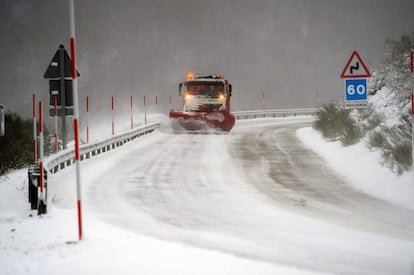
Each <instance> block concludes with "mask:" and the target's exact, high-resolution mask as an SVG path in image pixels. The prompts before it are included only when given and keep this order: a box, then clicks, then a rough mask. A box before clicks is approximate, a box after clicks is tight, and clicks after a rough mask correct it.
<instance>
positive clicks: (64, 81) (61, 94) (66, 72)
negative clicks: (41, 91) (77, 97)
mask: <svg viewBox="0 0 414 275" xmlns="http://www.w3.org/2000/svg"><path fill="white" fill-rule="evenodd" d="M71 64H72V61H71V58H70V57H69V54H68V53H67V51H66V49H65V47H64V46H63V45H60V46H59V49H58V50H57V51H56V53H55V55H54V56H53V58H52V61H51V62H50V64H49V66H48V67H47V69H46V72H45V74H44V75H43V77H44V78H46V79H50V80H49V95H50V101H49V115H50V116H55V112H54V97H55V96H57V116H60V117H62V142H63V149H66V147H67V135H66V117H67V116H73V115H74V106H73V91H72V70H71ZM76 75H77V76H78V77H79V76H80V73H79V71H78V70H76Z"/></svg>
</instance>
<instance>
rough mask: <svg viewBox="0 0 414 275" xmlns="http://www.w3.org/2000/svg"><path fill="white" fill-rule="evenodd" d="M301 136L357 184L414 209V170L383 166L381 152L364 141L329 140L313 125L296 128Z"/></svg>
mask: <svg viewBox="0 0 414 275" xmlns="http://www.w3.org/2000/svg"><path fill="white" fill-rule="evenodd" d="M296 134H297V136H298V138H299V139H300V140H301V141H302V142H303V143H304V144H305V145H306V146H308V147H309V148H311V149H312V150H313V151H315V153H317V154H319V155H320V156H321V157H322V158H324V159H325V161H326V163H327V164H328V165H329V166H330V167H331V168H332V169H333V170H334V171H336V172H337V173H338V174H339V175H341V176H342V177H343V178H344V179H345V180H346V181H347V182H348V183H349V184H351V185H352V186H353V187H354V188H356V189H358V190H360V191H362V192H365V193H368V194H371V195H373V196H375V197H377V198H381V199H384V200H387V201H389V202H391V203H394V204H398V205H400V206H404V207H406V208H409V209H414V200H413V198H414V182H413V172H412V171H410V172H406V173H404V174H403V175H401V176H397V175H395V174H394V173H392V172H391V171H390V170H389V169H388V168H386V167H383V166H381V164H380V153H379V152H375V151H369V150H368V148H366V147H365V145H364V144H363V142H361V143H358V144H356V145H352V146H348V147H344V146H342V145H341V143H340V142H339V141H335V142H327V141H326V140H325V139H323V137H322V135H321V134H320V133H319V132H317V131H316V130H314V129H312V128H311V127H307V128H302V129H299V130H297V132H296Z"/></svg>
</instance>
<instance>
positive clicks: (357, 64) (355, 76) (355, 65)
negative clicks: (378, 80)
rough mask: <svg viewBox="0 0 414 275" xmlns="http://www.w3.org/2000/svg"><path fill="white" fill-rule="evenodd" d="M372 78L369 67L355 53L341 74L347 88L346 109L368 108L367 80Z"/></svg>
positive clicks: (355, 52)
mask: <svg viewBox="0 0 414 275" xmlns="http://www.w3.org/2000/svg"><path fill="white" fill-rule="evenodd" d="M369 77H371V73H370V72H369V70H368V68H367V66H366V65H365V63H364V61H362V58H361V56H360V55H359V54H358V52H357V51H354V52H353V53H352V54H351V56H350V58H349V59H348V62H347V63H346V65H345V67H344V69H343V70H342V73H341V78H343V79H345V80H344V87H345V108H347V109H359V108H367V106H368V88H367V78H369Z"/></svg>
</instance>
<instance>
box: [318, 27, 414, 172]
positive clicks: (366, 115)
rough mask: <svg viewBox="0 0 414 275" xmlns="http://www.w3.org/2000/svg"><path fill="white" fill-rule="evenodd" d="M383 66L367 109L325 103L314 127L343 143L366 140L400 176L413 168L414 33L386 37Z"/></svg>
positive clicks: (374, 78)
mask: <svg viewBox="0 0 414 275" xmlns="http://www.w3.org/2000/svg"><path fill="white" fill-rule="evenodd" d="M386 42H387V45H388V46H389V49H388V52H387V53H386V54H385V59H384V62H383V64H382V66H381V67H380V68H379V69H378V70H377V71H376V72H374V73H373V74H372V78H371V79H370V80H369V88H368V91H369V99H368V103H369V104H368V108H367V109H359V110H349V109H345V108H344V106H343V104H342V103H340V102H336V103H331V104H328V105H325V106H324V107H323V108H322V109H321V110H320V111H319V112H318V113H317V120H316V121H315V122H314V124H313V127H314V128H315V129H316V130H318V131H320V132H321V133H322V135H323V136H324V137H325V138H327V139H330V140H339V141H340V142H341V143H342V144H343V145H344V146H349V145H352V144H355V143H358V142H361V141H363V142H365V143H366V144H367V146H368V147H369V148H370V149H371V150H378V151H379V152H380V153H381V159H382V163H383V164H384V165H385V166H386V167H388V168H390V169H391V170H392V171H393V172H395V173H396V174H398V175H401V174H402V173H404V172H406V171H408V170H410V169H411V167H412V163H413V160H412V145H411V142H412V141H411V92H412V89H413V87H414V83H413V79H412V76H411V72H410V67H409V65H410V51H411V50H412V49H414V35H411V36H407V35H405V36H402V37H401V39H400V40H387V41H386Z"/></svg>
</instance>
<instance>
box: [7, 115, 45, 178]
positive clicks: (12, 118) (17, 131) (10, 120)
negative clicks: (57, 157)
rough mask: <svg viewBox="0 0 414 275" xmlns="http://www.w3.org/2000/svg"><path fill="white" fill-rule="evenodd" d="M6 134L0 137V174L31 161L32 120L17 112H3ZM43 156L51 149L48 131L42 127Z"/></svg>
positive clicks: (21, 166)
mask: <svg viewBox="0 0 414 275" xmlns="http://www.w3.org/2000/svg"><path fill="white" fill-rule="evenodd" d="M5 127H6V135H5V136H2V137H0V175H3V174H5V173H6V172H7V171H9V170H12V169H20V168H23V167H25V166H27V165H29V164H31V163H33V121H32V119H23V118H22V117H21V116H20V115H18V114H17V113H12V112H7V113H6V114H5ZM44 136H45V138H44V141H45V142H44V143H45V147H44V148H45V149H44V153H45V156H46V155H48V154H49V153H50V151H51V149H52V144H51V142H52V141H51V139H50V138H46V137H49V136H50V135H49V131H47V129H46V128H45V129H44Z"/></svg>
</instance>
